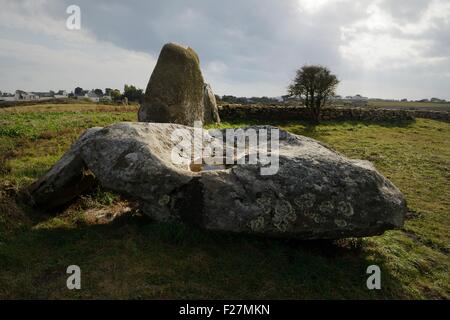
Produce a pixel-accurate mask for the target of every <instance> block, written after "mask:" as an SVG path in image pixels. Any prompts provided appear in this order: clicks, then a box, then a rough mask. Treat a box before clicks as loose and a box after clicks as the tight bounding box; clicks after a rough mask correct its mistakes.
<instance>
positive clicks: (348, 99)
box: [0, 85, 447, 105]
mask: <svg viewBox="0 0 450 320" xmlns="http://www.w3.org/2000/svg"><path fill="white" fill-rule="evenodd" d="M142 97H143V90H142V89H137V88H136V87H134V86H128V85H125V89H124V92H123V93H121V92H120V90H118V89H110V88H106V89H105V90H101V89H92V90H83V89H82V88H80V87H77V88H75V90H74V91H72V92H70V93H68V92H67V91H66V90H59V91H48V92H27V91H23V90H16V92H15V93H14V94H11V93H6V92H3V93H2V92H1V91H0V102H13V101H14V102H21V101H45V100H54V99H69V98H71V99H80V100H89V101H92V102H112V101H123V99H127V100H128V101H130V102H131V101H135V102H140V101H141V99H142ZM216 99H217V100H218V101H220V102H223V103H232V104H234V103H235V104H253V103H265V104H270V103H289V102H295V101H298V100H297V99H296V98H293V97H291V96H288V95H284V96H279V97H251V98H248V97H235V96H232V95H223V96H216ZM369 100H371V101H388V102H399V101H400V102H408V101H414V102H441V103H442V102H447V101H446V100H444V99H438V98H431V99H421V100H408V99H401V100H395V99H378V98H368V97H364V96H362V95H360V94H357V95H354V96H340V95H336V96H334V97H333V98H332V99H331V102H337V103H351V104H355V105H364V104H367V103H368V102H369Z"/></svg>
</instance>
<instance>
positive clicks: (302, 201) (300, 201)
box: [294, 193, 316, 210]
mask: <svg viewBox="0 0 450 320" xmlns="http://www.w3.org/2000/svg"><path fill="white" fill-rule="evenodd" d="M315 202H316V196H315V195H314V194H312V193H306V194H304V195H302V196H300V197H298V198H295V199H294V203H295V205H296V206H297V207H299V208H300V209H302V210H307V209H310V208H312V207H313V206H314V203H315Z"/></svg>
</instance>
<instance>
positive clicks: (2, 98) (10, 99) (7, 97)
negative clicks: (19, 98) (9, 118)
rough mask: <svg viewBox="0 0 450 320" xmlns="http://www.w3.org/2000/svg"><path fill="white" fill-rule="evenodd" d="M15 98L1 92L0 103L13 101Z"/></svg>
mask: <svg viewBox="0 0 450 320" xmlns="http://www.w3.org/2000/svg"><path fill="white" fill-rule="evenodd" d="M15 100H16V97H15V95H13V94H10V93H6V92H3V94H2V95H1V96H0V101H15Z"/></svg>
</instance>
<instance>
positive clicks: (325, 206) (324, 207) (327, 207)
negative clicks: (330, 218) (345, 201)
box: [319, 201, 334, 214]
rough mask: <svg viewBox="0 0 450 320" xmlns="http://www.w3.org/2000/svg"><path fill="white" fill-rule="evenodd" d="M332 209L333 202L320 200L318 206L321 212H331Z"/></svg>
mask: <svg viewBox="0 0 450 320" xmlns="http://www.w3.org/2000/svg"><path fill="white" fill-rule="evenodd" d="M333 209H334V206H333V203H332V202H331V201H325V202H322V203H321V204H320V206H319V211H320V212H323V213H325V214H331V213H333Z"/></svg>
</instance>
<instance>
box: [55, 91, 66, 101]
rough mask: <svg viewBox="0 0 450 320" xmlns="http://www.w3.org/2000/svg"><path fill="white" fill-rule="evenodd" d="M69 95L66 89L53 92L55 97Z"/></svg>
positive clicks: (60, 97)
mask: <svg viewBox="0 0 450 320" xmlns="http://www.w3.org/2000/svg"><path fill="white" fill-rule="evenodd" d="M68 97H69V94H68V93H67V91H66V90H59V91H58V92H57V93H55V95H54V98H55V99H67V98H68Z"/></svg>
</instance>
